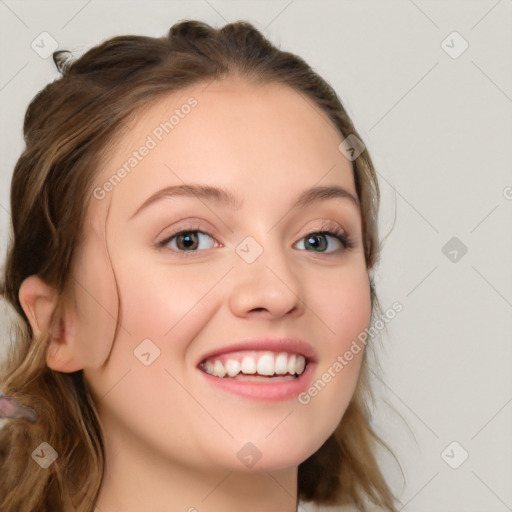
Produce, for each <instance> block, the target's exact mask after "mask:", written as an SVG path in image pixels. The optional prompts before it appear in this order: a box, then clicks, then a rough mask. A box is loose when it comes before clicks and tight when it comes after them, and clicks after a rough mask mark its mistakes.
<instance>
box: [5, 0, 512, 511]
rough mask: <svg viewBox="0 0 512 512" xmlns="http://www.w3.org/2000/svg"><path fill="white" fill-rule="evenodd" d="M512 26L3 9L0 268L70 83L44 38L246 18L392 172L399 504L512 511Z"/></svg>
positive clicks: (381, 5)
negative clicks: (25, 131)
mask: <svg viewBox="0 0 512 512" xmlns="http://www.w3.org/2000/svg"><path fill="white" fill-rule="evenodd" d="M511 14H512V2H511V1H510V0H499V1H495V0H492V1H468V0H465V1H426V0H422V1H420V0H415V1H412V0H397V1H383V0H373V1H364V0H359V1H354V0H351V1H301V0H294V1H290V0H283V1H264V0H260V1H236V2H235V1H227V0H223V1H220V0H208V1H207V0H197V1H195V0H194V1H188V2H184V1H160V2H158V1H147V2H142V1H131V2H129V1H126V2H119V1H101V2H100V1H99V0H89V1H86V0H83V1H79V2H75V1H66V2H63V1H60V2H50V1H14V0H5V1H2V0H0V38H1V55H0V58H1V67H0V69H1V75H0V103H1V112H2V115H1V118H0V130H1V137H0V140H1V144H2V146H1V152H0V158H1V166H0V172H1V177H0V183H1V191H0V233H1V236H0V245H1V247H0V250H1V255H2V256H1V261H2V263H3V260H4V257H5V250H6V245H7V236H8V228H9V199H8V197H9V183H10V178H11V173H12V169H13V166H14V164H15V162H16V159H17V157H18V156H19V154H20V152H21V150H22V148H23V143H22V136H21V127H22V120H23V114H24V112H25V109H26V106H27V104H28V102H29V100H30V99H31V98H32V97H33V96H34V95H35V93H36V92H37V91H38V90H39V89H41V88H42V87H43V86H44V85H45V84H46V83H48V82H49V81H51V80H52V79H53V78H55V77H57V72H56V70H55V69H54V66H53V62H52V59H51V57H50V58H47V59H45V58H43V57H42V56H40V55H39V54H38V53H37V52H36V51H35V50H34V49H33V48H32V47H31V44H32V42H33V41H35V43H34V44H39V48H40V50H39V51H40V52H43V51H44V48H48V45H49V44H50V43H49V42H50V40H49V39H45V41H46V43H44V42H43V43H42V42H41V38H42V37H46V38H47V36H40V34H41V33H42V32H48V33H49V34H50V35H51V37H52V38H53V39H54V40H55V41H56V43H57V44H58V46H59V48H60V49H68V50H76V51H77V52H79V53H80V52H83V51H85V50H86V49H87V48H89V47H90V46H92V45H95V44H97V43H99V42H100V41H101V40H104V39H106V38H109V37H111V36H114V35H118V34H128V33H133V34H141V35H150V36H160V35H164V34H165V33H166V32H167V30H168V28H169V27H170V26H171V25H172V24H173V23H175V22H176V21H178V20H180V19H185V18H197V19H201V20H204V21H206V22H208V23H211V24H213V25H215V26H220V25H223V24H224V23H226V22H230V21H235V20H237V19H245V20H248V21H250V22H252V23H254V24H255V25H256V26H257V27H258V28H259V29H261V30H262V31H263V32H264V33H265V34H266V35H267V37H269V38H270V39H271V40H272V41H273V42H274V43H276V44H278V45H279V46H281V47H282V48H283V49H285V50H289V51H292V52H294V53H297V54H299V55H301V56H302V57H304V58H305V60H306V61H307V62H309V63H310V64H311V65H312V66H313V67H314V68H316V70H317V71H318V72H319V73H320V74H321V75H322V76H324V77H325V78H326V79H327V80H328V81H329V82H330V83H331V84H332V85H333V86H334V88H335V89H336V91H337V92H338V94H339V95H340V98H341V99H342V101H343V103H344V105H345V107H346V108H347V110H348V113H349V115H351V116H352V118H353V119H354V122H355V125H356V127H357V129H358V130H359V132H360V134H361V136H362V138H363V140H364V142H365V143H366V145H367V147H368V149H369V150H370V154H371V155H372V157H373V159H374V162H375V164H376V167H377V170H378V173H379V180H380V184H381V188H382V193H383V203H382V208H381V218H380V228H381V234H382V236H383V237H384V236H386V235H388V236H387V239H386V241H385V243H384V251H383V255H382V260H381V264H380V267H379V269H378V271H377V273H376V278H377V285H378V292H379V295H380V298H381V302H382V305H383V309H387V308H389V307H390V306H391V304H392V303H393V302H394V301H399V302H400V303H401V304H402V305H403V311H402V312H401V313H399V314H398V315H397V316H396V318H395V319H394V320H392V322H391V323H390V324H389V327H388V331H387V335H385V336H382V337H381V343H377V345H376V348H377V352H378V356H379V359H380V362H381V366H382V370H381V371H380V372H379V371H378V370H377V369H375V371H376V372H377V373H376V376H375V377H374V384H375V385H374V387H375V392H376V395H377V398H378V399H377V401H376V403H375V406H374V409H373V414H374V416H373V417H374V420H373V423H374V426H375V429H376V430H377V432H378V433H379V434H380V435H381V436H382V437H383V438H384V439H385V440H386V441H387V443H388V444H389V446H390V447H391V448H392V450H393V451H394V453H395V454H396V456H397V458H398V460H399V461H400V464H401V466H402V468H403V471H404V476H405V482H404V481H403V479H402V476H401V474H400V471H399V469H398V468H397V465H396V463H394V461H393V460H392V458H391V457H390V456H389V455H387V454H386V453H385V452H383V453H382V454H381V456H380V460H381V463H382V466H383V468H384V471H385V473H386V475H387V477H388V479H389V481H390V483H391V485H392V486H393V489H394V490H395V492H396V493H397V494H398V495H399V496H400V498H401V500H402V507H403V508H402V510H403V511H408V512H433V511H436V512H502V511H507V510H511V511H512V485H511V484H510V483H511V481H512V403H511V402H512V372H511V371H510V366H511V353H512V346H511V343H510V333H511V332H512V317H511V311H512V279H511V278H512V270H511V268H512V265H511V264H510V263H511V257H510V256H511V254H512V251H511V249H512V236H511V228H512V215H511V211H512V175H511V173H510V162H511V153H512V144H511V140H512V137H511V135H512V118H511V113H512V69H511V65H510V64H511V62H512V60H511V57H512V51H511V42H510V41H511V37H510V35H511V30H510V29H511V26H512V16H511ZM454 31H456V32H458V33H459V34H460V36H461V37H462V38H463V40H465V41H467V43H468V44H469V47H468V48H467V50H466V51H464V52H463V53H462V54H461V55H457V53H459V52H460V50H461V49H462V48H463V44H464V43H463V40H462V39H460V38H458V37H459V36H456V35H455V36H453V35H450V34H452V32H454ZM445 40H446V41H445ZM443 41H445V43H443ZM449 53H451V54H452V56H450V55H449ZM454 56H456V58H454ZM507 187H508V188H507ZM395 217H396V222H395V225H394V227H393V226H392V225H393V220H394V219H395ZM453 237H456V239H455V240H452V241H451V242H450V244H449V245H448V246H446V247H445V244H447V243H448V242H449V241H450V240H451V239H452V238H453ZM462 244H463V245H462ZM463 246H465V247H466V248H467V253H466V254H463ZM443 248H444V249H443ZM454 250H455V251H456V253H455V252H453V251H454ZM454 258H455V260H454ZM2 339H3V341H4V342H6V341H7V333H6V331H5V329H3V330H2ZM454 441H455V442H456V443H457V444H456V445H451V443H452V442H454ZM450 445H451V446H450ZM447 447H448V449H447ZM466 452H467V454H468V458H467V460H465V461H464V462H463V463H462V464H461V462H462V460H463V458H464V456H465V454H466ZM450 464H451V466H458V467H457V469H454V468H453V467H451V466H450ZM459 464H460V465H459ZM302 510H313V509H312V508H310V507H307V508H302Z"/></svg>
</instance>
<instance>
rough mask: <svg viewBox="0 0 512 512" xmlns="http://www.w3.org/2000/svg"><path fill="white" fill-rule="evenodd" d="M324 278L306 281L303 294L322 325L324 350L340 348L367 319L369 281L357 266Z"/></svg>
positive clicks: (341, 348) (361, 267)
mask: <svg viewBox="0 0 512 512" xmlns="http://www.w3.org/2000/svg"><path fill="white" fill-rule="evenodd" d="M328 277H329V278H328V279H325V280H324V281H323V282H322V280H321V279H318V278H317V279H315V280H314V281H311V282H308V285H307V286H308V291H307V296H308V297H310V299H309V300H310V301H311V304H314V306H313V307H311V306H310V308H311V309H312V311H313V313H315V315H317V316H318V317H319V319H320V320H321V321H322V323H323V324H324V326H325V332H327V339H326V341H327V342H328V343H326V346H327V347H328V349H329V350H333V349H336V350H344V349H345V347H347V346H349V345H350V343H351V341H352V340H353V339H354V338H356V337H357V335H358V334H359V333H360V332H362V331H364V330H365V328H366V327H367V326H368V323H369V321H370V315H371V297H370V283H369V279H368V275H367V272H366V268H365V267H364V266H361V265H359V266H357V267H354V266H353V267H350V268H349V267H347V268H345V269H342V270H341V271H340V272H339V273H338V274H337V275H332V274H331V275H329V276H328ZM322 284H323V285H322ZM308 305H309V303H308Z"/></svg>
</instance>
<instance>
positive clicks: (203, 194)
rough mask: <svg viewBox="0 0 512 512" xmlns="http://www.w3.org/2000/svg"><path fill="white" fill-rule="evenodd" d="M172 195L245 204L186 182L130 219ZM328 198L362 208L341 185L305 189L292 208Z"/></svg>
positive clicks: (145, 204)
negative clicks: (345, 201)
mask: <svg viewBox="0 0 512 512" xmlns="http://www.w3.org/2000/svg"><path fill="white" fill-rule="evenodd" d="M172 197H197V198H199V199H206V200H212V201H214V202H216V203H218V204H223V205H225V206H227V207H229V208H230V209H232V210H239V209H240V208H241V206H242V204H243V202H242V201H241V200H240V198H239V197H237V196H235V195H233V194H232V193H231V192H230V191H228V190H226V189H224V188H219V187H213V186H211V185H200V184H185V185H175V186H169V187H165V188H163V189H161V190H159V191H158V192H156V193H154V194H153V195H151V196H150V197H148V198H147V199H146V200H145V201H144V202H143V203H142V204H141V205H140V206H139V208H137V210H136V211H135V213H133V215H132V216H131V217H130V219H129V220H131V219H133V217H135V216H136V215H138V214H139V213H140V212H141V211H142V210H145V209H146V208H147V207H148V206H150V205H151V204H154V203H156V202H157V201H160V200H161V199H163V198H172ZM326 199H344V200H348V202H349V203H352V204H353V205H354V206H356V207H357V209H358V210H359V209H360V203H359V199H358V198H357V197H356V196H354V195H353V194H351V193H350V192H348V190H345V189H344V188H342V187H339V186H335V185H332V186H324V187H313V188H310V189H307V190H304V191H303V192H302V193H301V194H300V195H299V197H298V198H297V199H296V201H295V203H294V204H293V205H292V208H304V207H306V206H309V205H311V204H312V203H317V202H320V201H322V200H326Z"/></svg>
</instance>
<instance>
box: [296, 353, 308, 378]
mask: <svg viewBox="0 0 512 512" xmlns="http://www.w3.org/2000/svg"><path fill="white" fill-rule="evenodd" d="M305 367H306V359H305V357H304V356H297V362H296V363H295V373H297V374H298V375H300V374H301V373H302V372H303V371H304V368H305Z"/></svg>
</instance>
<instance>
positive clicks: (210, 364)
mask: <svg viewBox="0 0 512 512" xmlns="http://www.w3.org/2000/svg"><path fill="white" fill-rule="evenodd" d="M305 367H306V359H305V357H304V356H300V355H296V354H288V353H287V352H280V353H279V354H274V353H273V352H264V353H263V354H261V355H260V356H259V357H253V356H244V357H243V359H242V362H240V361H239V360H238V359H227V360H225V362H224V363H222V361H221V360H220V359H213V360H207V361H205V362H204V363H203V365H202V368H203V370H204V371H205V372H206V373H209V374H210V375H214V376H216V377H220V378H223V377H225V376H226V375H227V376H228V377H232V378H233V377H236V376H237V375H238V374H239V373H242V374H244V375H254V374H256V373H258V374H259V375H265V376H268V377H272V376H273V375H285V374H287V373H288V374H290V375H295V374H297V375H301V374H302V372H303V371H304V369H305Z"/></svg>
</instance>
